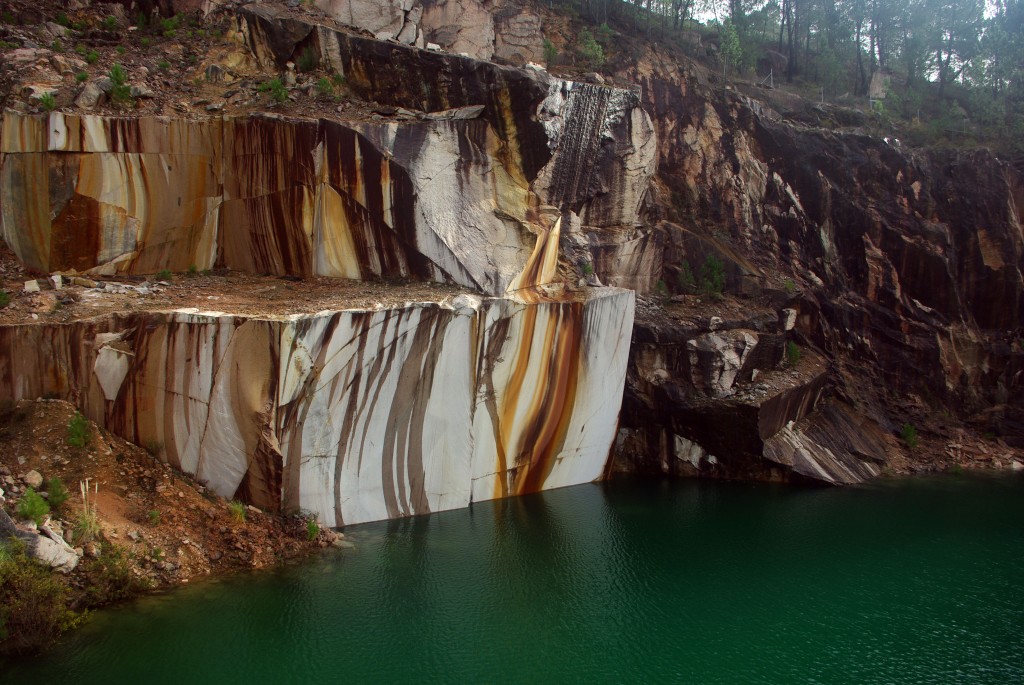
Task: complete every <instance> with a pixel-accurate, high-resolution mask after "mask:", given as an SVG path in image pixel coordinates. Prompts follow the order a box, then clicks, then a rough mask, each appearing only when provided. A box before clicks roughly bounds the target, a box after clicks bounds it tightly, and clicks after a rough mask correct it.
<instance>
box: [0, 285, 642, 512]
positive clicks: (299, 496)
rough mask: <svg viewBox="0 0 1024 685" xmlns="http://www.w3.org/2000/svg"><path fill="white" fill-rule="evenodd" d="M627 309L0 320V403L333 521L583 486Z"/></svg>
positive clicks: (469, 303) (519, 303) (594, 455)
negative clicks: (33, 403)
mask: <svg viewBox="0 0 1024 685" xmlns="http://www.w3.org/2000/svg"><path fill="white" fill-rule="evenodd" d="M632 319H633V294H632V293H631V292H629V291H624V290H614V289H598V290H594V291H591V293H590V294H589V295H587V296H581V297H580V298H577V299H573V298H565V299H561V300H548V299H546V298H545V297H543V296H542V295H537V294H532V295H531V296H530V297H529V298H527V299H518V298H517V299H480V298H477V297H475V296H470V295H462V296H459V297H457V298H456V299H455V300H453V301H452V302H451V303H448V304H440V305H438V304H410V305H407V306H406V307H403V308H398V309H383V310H372V311H355V310H351V311H338V312H323V313H320V314H316V315H310V316H290V317H286V318H278V319H254V318H247V317H243V316H233V315H230V314H224V313H219V312H200V311H197V310H181V311H169V312H149V313H135V314H126V315H110V316H103V317H99V318H96V319H91V320H84V321H78V322H75V323H70V324H64V325H36V326H13V325H12V326H3V327H0V396H3V397H9V398H14V399H19V398H34V397H38V396H42V395H47V394H51V395H53V394H55V395H58V396H61V397H63V398H67V399H70V400H72V401H75V402H76V403H77V404H78V405H79V406H80V407H81V408H82V410H83V412H85V413H86V414H87V415H88V416H89V417H90V418H92V419H94V420H96V421H97V422H99V423H100V424H102V425H104V426H105V427H106V428H108V429H109V430H111V431H113V432H115V433H117V434H119V435H122V436H123V437H125V438H127V439H129V440H131V441H133V442H136V443H138V444H140V445H147V446H150V448H151V449H154V450H159V451H160V452H161V453H162V456H163V458H165V459H166V460H167V461H168V462H170V463H171V464H172V465H174V466H177V467H179V468H181V469H182V470H184V471H186V472H188V473H190V474H194V475H195V476H196V477H197V478H198V479H199V480H201V481H206V482H208V484H209V485H210V487H212V488H213V489H214V490H215V491H216V492H218V493H220V494H222V495H224V496H228V497H232V496H234V497H239V498H242V499H245V500H246V501H248V502H252V503H254V504H257V505H259V506H262V507H266V508H270V509H274V510H284V511H297V510H304V511H308V512H313V513H316V514H317V515H318V516H319V517H320V520H321V521H322V522H324V523H325V524H326V525H343V524H351V523H359V522H363V521H372V520H378V519H386V518H396V517H401V516H409V515H414V514H423V513H428V512H431V511H441V510H445V509H452V508H456V507H464V506H467V505H468V504H469V503H470V502H471V501H480V500H487V499H493V498H497V497H505V496H510V495H516V494H524V493H528V492H535V491H539V490H543V489H547V488H554V487H561V486H566V485H574V484H578V483H585V482H589V481H593V480H596V479H599V478H600V477H601V476H602V475H603V473H604V470H605V468H606V465H607V459H608V455H609V448H610V446H611V443H612V440H613V438H614V432H615V426H616V420H617V415H618V411H619V406H620V403H621V398H622V386H623V382H624V377H625V371H626V361H627V357H628V351H629V350H628V341H629V332H630V329H631V326H632Z"/></svg>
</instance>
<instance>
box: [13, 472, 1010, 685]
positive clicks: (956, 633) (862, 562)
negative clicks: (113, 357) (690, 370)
mask: <svg viewBox="0 0 1024 685" xmlns="http://www.w3.org/2000/svg"><path fill="white" fill-rule="evenodd" d="M347 533H348V536H349V539H350V540H352V541H353V542H355V543H356V545H357V548H356V549H355V550H344V551H340V552H337V553H334V552H332V553H330V554H328V555H326V556H324V557H321V558H318V559H316V560H314V561H312V562H309V563H305V564H302V565H300V566H294V567H290V568H287V569H284V570H281V571H277V572H274V573H263V574H255V575H252V576H247V577H244V578H235V579H232V580H229V581H225V582H218V583H205V584H202V585H200V586H197V587H192V588H188V589H184V590H182V591H180V592H175V593H173V594H169V595H163V596H158V597H150V598H147V599H145V600H143V601H141V602H138V603H135V604H132V605H129V606H124V607H119V608H116V609H113V610H109V611H104V612H99V613H97V614H96V615H95V617H94V620H93V621H92V622H91V623H90V624H89V625H88V626H87V627H85V628H84V629H82V630H81V631H79V632H78V633H76V634H75V635H73V636H72V637H71V638H70V639H68V640H66V641H65V642H63V643H61V644H59V645H58V646H57V647H56V648H55V649H53V650H52V651H51V652H49V653H47V654H46V655H45V656H44V657H43V658H41V659H37V660H33V661H19V662H15V663H7V664H2V665H0V681H2V682H9V683H45V682H70V683H75V684H76V685H78V684H82V683H105V684H107V685H110V684H112V683H218V684H224V683H365V682H381V683H396V682H408V683H429V682H437V683H450V682H455V683H462V682H472V683H476V682H531V683H533V682H550V683H562V682H586V683H615V682H638V681H644V682H693V683H1000V684H1003V683H1021V682H1024V478H1020V477H1001V478H994V477H986V478H982V477H945V478H935V479H920V480H905V481H891V482H885V483H881V484H875V485H870V486H866V487H860V488H854V489H821V490H813V489H794V488H786V487H774V486H768V485H746V484H728V483H697V482H661V481H653V482H652V481H632V480H630V481H624V482H621V481H620V482H616V483H613V484H610V485H605V486H601V485H588V486H581V487H576V488H569V489H565V490H560V491H555V492H549V493H545V494H543V495H537V496H531V497H525V498H520V499H514V500H506V501H503V502H496V503H488V504H482V505H481V504H478V505H475V506H473V507H472V509H470V510H462V511H454V512H447V513H443V514H436V515H433V516H429V517H421V518H416V519H411V520H405V521H399V522H391V523H381V524H370V525H364V526H358V527H354V528H350V529H349V530H348V531H347Z"/></svg>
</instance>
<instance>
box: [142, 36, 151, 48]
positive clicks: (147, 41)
mask: <svg viewBox="0 0 1024 685" xmlns="http://www.w3.org/2000/svg"><path fill="white" fill-rule="evenodd" d="M152 44H153V39H152V38H150V37H149V36H143V37H142V38H140V39H139V45H141V46H142V47H144V48H148V47H149V46H150V45H152Z"/></svg>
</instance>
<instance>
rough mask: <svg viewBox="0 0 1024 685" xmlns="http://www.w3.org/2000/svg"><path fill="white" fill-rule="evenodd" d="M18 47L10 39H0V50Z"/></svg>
mask: <svg viewBox="0 0 1024 685" xmlns="http://www.w3.org/2000/svg"><path fill="white" fill-rule="evenodd" d="M16 47H18V45H17V43H11V42H10V41H6V40H0V50H11V49H14V48H16Z"/></svg>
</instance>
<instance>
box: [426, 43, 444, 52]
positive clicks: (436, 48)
mask: <svg viewBox="0 0 1024 685" xmlns="http://www.w3.org/2000/svg"><path fill="white" fill-rule="evenodd" d="M427 50H431V51H433V52H440V51H441V46H440V45H438V44H437V43H427Z"/></svg>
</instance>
